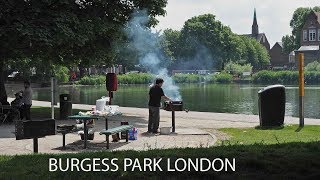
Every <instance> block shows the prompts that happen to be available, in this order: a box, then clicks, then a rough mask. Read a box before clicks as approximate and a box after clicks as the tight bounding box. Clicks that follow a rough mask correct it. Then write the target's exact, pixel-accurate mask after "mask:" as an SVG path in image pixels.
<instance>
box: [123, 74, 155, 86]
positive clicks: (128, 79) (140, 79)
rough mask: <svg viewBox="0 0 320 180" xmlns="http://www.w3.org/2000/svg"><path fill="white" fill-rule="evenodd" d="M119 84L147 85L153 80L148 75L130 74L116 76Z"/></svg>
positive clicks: (152, 76) (151, 76)
mask: <svg viewBox="0 0 320 180" xmlns="http://www.w3.org/2000/svg"><path fill="white" fill-rule="evenodd" d="M117 77H118V82H119V83H120V84H148V83H151V82H152V81H153V80H154V75H153V74H150V73H132V74H122V75H118V76H117Z"/></svg>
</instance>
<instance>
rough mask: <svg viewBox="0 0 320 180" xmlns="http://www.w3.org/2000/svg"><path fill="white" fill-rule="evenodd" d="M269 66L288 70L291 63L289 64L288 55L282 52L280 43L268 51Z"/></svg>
mask: <svg viewBox="0 0 320 180" xmlns="http://www.w3.org/2000/svg"><path fill="white" fill-rule="evenodd" d="M269 54H270V64H271V66H272V67H273V68H277V67H280V68H289V67H291V66H292V63H289V55H288V54H286V53H284V52H283V46H282V42H276V43H275V44H274V46H273V47H272V48H271V49H270V51H269Z"/></svg>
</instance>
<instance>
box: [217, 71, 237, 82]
mask: <svg viewBox="0 0 320 180" xmlns="http://www.w3.org/2000/svg"><path fill="white" fill-rule="evenodd" d="M213 80H214V82H217V83H230V82H232V80H233V77H232V75H231V74H228V73H226V72H221V73H219V74H215V75H213Z"/></svg>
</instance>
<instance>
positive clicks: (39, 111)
mask: <svg viewBox="0 0 320 180" xmlns="http://www.w3.org/2000/svg"><path fill="white" fill-rule="evenodd" d="M79 111H83V112H84V111H87V110H81V109H72V114H77V113H79ZM59 116H60V109H59V108H54V117H58V118H59ZM31 118H32V119H42V118H51V108H50V107H41V106H33V107H32V108H31Z"/></svg>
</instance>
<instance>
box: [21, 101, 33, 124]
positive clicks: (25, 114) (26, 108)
mask: <svg viewBox="0 0 320 180" xmlns="http://www.w3.org/2000/svg"><path fill="white" fill-rule="evenodd" d="M31 106H32V105H29V104H24V105H23V106H22V108H21V111H20V118H21V119H23V118H26V120H31V117H30V108H31Z"/></svg>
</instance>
